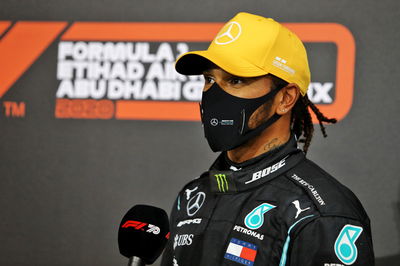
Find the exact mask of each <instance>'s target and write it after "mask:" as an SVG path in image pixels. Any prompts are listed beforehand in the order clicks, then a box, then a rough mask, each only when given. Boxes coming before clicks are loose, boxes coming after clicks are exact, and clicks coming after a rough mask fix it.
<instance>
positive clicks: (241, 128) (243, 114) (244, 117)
mask: <svg viewBox="0 0 400 266" xmlns="http://www.w3.org/2000/svg"><path fill="white" fill-rule="evenodd" d="M240 113H241V115H242V126H241V127H240V130H239V134H240V135H242V134H243V131H244V126H245V123H246V110H245V109H242V111H241V112H240Z"/></svg>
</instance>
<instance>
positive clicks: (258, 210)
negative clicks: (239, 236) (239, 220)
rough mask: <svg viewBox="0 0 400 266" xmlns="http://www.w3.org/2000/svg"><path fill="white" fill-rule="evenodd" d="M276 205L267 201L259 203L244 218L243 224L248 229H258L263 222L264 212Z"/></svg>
mask: <svg viewBox="0 0 400 266" xmlns="http://www.w3.org/2000/svg"><path fill="white" fill-rule="evenodd" d="M275 207H276V206H274V205H272V204H268V203H263V204H260V205H259V206H257V207H255V208H254V209H253V210H252V211H251V212H250V213H249V214H247V215H246V217H245V218H244V224H245V225H246V227H247V228H249V229H253V230H255V229H258V228H260V227H261V226H262V225H263V224H264V214H265V213H266V212H268V211H270V210H272V209H273V208H275Z"/></svg>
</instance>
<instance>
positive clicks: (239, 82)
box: [230, 78, 243, 85]
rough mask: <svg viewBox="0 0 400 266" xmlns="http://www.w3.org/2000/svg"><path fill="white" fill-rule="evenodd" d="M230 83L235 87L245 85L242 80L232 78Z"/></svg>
mask: <svg viewBox="0 0 400 266" xmlns="http://www.w3.org/2000/svg"><path fill="white" fill-rule="evenodd" d="M230 83H231V84H234V85H236V84H241V83H243V80H242V79H241V78H232V79H231V80H230Z"/></svg>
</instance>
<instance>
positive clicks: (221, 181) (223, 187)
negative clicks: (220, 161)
mask: <svg viewBox="0 0 400 266" xmlns="http://www.w3.org/2000/svg"><path fill="white" fill-rule="evenodd" d="M214 176H215V179H216V180H217V184H218V190H219V191H221V192H228V190H229V186H228V180H227V179H226V175H225V174H216V175H214Z"/></svg>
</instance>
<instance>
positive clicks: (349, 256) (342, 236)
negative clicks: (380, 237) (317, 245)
mask: <svg viewBox="0 0 400 266" xmlns="http://www.w3.org/2000/svg"><path fill="white" fill-rule="evenodd" d="M362 231H363V228H362V227H360V226H355V225H350V224H347V225H345V226H344V227H343V229H342V231H340V233H339V236H338V238H337V239H336V241H335V253H336V256H337V257H338V258H339V260H340V261H341V262H343V263H344V264H346V265H351V264H353V263H354V262H355V261H356V260H357V255H358V254H357V253H358V251H357V246H356V241H357V239H358V238H359V236H360V235H361V233H362Z"/></svg>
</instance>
